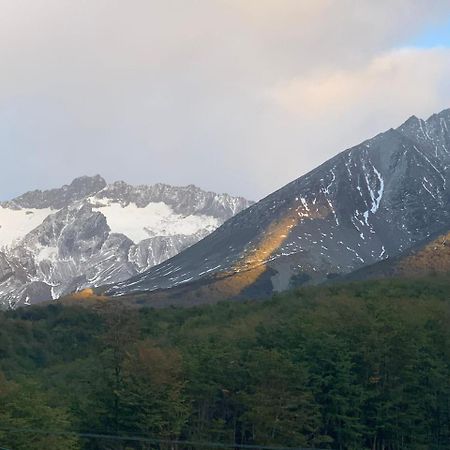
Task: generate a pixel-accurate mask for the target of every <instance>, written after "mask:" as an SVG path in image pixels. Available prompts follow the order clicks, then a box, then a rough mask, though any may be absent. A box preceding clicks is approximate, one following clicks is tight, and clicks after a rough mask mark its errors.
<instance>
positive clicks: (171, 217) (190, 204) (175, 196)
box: [0, 176, 251, 307]
mask: <svg viewBox="0 0 450 450" xmlns="http://www.w3.org/2000/svg"><path fill="white" fill-rule="evenodd" d="M250 204H251V203H250V202H248V201H247V200H245V199H243V198H235V197H231V196H229V195H227V194H222V195H218V194H214V193H211V192H205V191H202V190H201V189H199V188H197V187H195V186H187V187H180V188H177V187H172V186H168V185H161V184H158V185H155V186H137V187H134V186H130V185H128V184H126V183H124V182H116V183H113V184H111V185H107V184H106V182H105V181H104V180H103V178H101V177H100V176H95V177H81V178H77V179H76V180H74V181H73V182H72V183H71V184H70V185H68V186H63V187H62V188H60V189H52V190H49V191H34V192H30V193H26V194H24V195H22V196H20V197H18V198H16V199H14V200H11V201H9V202H3V203H2V204H0V207H1V208H2V211H3V212H5V211H6V212H8V211H9V212H12V213H14V212H17V213H24V214H23V216H24V217H25V218H26V216H27V214H34V212H35V211H36V210H39V211H40V210H42V211H44V209H48V211H49V215H48V216H47V217H46V218H45V219H44V220H43V221H42V223H40V224H38V225H37V226H36V227H35V228H33V229H32V230H31V231H29V232H28V233H26V235H25V236H22V237H21V239H20V240H19V241H18V242H12V243H11V245H7V246H6V248H4V249H3V251H2V252H0V306H1V305H3V306H8V307H15V306H18V305H20V304H31V303H36V302H39V301H43V300H49V299H51V298H58V297H60V296H61V295H64V294H67V293H70V292H73V291H76V290H79V289H82V288H85V287H95V286H99V285H102V284H109V283H116V282H118V281H122V280H125V279H127V278H130V277H132V276H134V275H136V274H138V273H140V272H142V271H144V270H147V269H148V268H150V267H152V266H153V265H155V264H159V263H161V262H162V261H164V260H166V259H167V258H170V257H172V256H174V255H175V254H176V253H178V252H179V251H181V250H183V249H185V248H187V247H188V246H189V245H192V244H194V243H195V242H197V241H198V240H200V239H201V238H203V237H205V236H206V235H207V234H208V233H209V232H211V231H212V228H215V227H216V226H218V225H219V224H221V223H222V222H224V221H225V220H226V219H228V218H229V217H231V216H232V215H233V214H234V213H235V212H238V211H240V210H242V209H243V208H246V207H247V206H249V205H250ZM147 207H148V208H147ZM49 208H50V209H49ZM161 208H162V209H161ZM136 211H138V216H136V214H137V213H136ZM139 211H140V212H139ZM155 214H156V215H158V214H159V215H161V214H162V216H161V217H159V216H158V217H157V219H158V220H159V219H160V222H161V223H160V222H158V220H157V221H156V222H155V217H153V216H154V215H155ZM1 217H5V218H4V219H3V220H5V221H8V217H9V216H8V214H6V215H5V214H4V215H3V216H0V218H1ZM11 217H13V216H12V215H11ZM136 217H138V218H139V219H140V220H143V221H144V222H143V223H141V224H139V223H136ZM22 220H26V219H22ZM108 220H111V221H112V223H113V224H114V226H115V227H119V228H120V227H122V228H123V229H124V230H125V231H127V230H131V231H136V230H135V229H137V230H138V231H139V229H140V232H139V233H138V234H137V235H145V234H147V235H148V238H144V239H139V240H136V239H135V240H134V241H133V240H132V239H130V238H129V237H128V236H127V235H126V234H125V232H117V230H115V229H113V228H112V227H111V226H110V225H109V223H108ZM146 220H147V221H148V223H147V222H145V221H146ZM183 220H190V222H189V224H190V227H187V228H186V227H185V226H183ZM118 224H119V225H118ZM155 224H156V225H155ZM180 224H181V225H180ZM192 224H193V225H192ZM0 225H2V226H4V227H7V226H8V225H9V226H11V225H10V224H8V223H3V224H2V223H0ZM152 227H153V228H152ZM177 230H180V231H182V233H178V234H177ZM135 234H136V233H135Z"/></svg>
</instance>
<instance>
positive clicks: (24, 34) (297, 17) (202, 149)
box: [0, 0, 450, 199]
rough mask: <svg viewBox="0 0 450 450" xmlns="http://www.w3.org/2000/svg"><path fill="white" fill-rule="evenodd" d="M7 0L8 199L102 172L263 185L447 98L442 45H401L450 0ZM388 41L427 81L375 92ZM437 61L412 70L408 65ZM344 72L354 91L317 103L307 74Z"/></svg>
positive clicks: (0, 192)
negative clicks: (410, 51) (407, 50)
mask: <svg viewBox="0 0 450 450" xmlns="http://www.w3.org/2000/svg"><path fill="white" fill-rule="evenodd" d="M0 7H1V10H2V14H1V16H0V60H1V61H2V71H1V73H0V148H1V155H2V159H1V161H2V167H3V170H2V177H1V179H0V198H7V197H10V196H12V195H14V194H16V193H20V192H22V191H24V190H26V189H31V188H34V187H47V186H53V185H59V184H62V183H65V182H67V181H69V179H70V178H73V177H75V176H78V175H80V174H85V173H88V174H89V173H91V174H92V173H101V174H102V175H103V176H105V177H106V178H107V179H109V180H114V179H126V180H127V181H130V182H135V183H152V182H157V181H164V182H168V183H173V184H189V183H195V184H198V185H200V186H201V187H204V188H208V189H211V190H215V191H227V192H230V193H232V194H242V195H246V196H247V197H249V198H254V199H257V198H259V197H261V196H262V195H264V194H267V193H269V192H270V191H271V190H273V189H275V188H277V187H279V186H280V185H282V184H284V183H286V182H288V181H290V179H292V178H295V177H297V176H299V175H301V174H302V173H304V172H305V171H307V170H308V169H310V168H312V167H313V166H314V165H315V164H317V163H319V162H320V161H322V160H324V159H326V158H328V157H330V156H332V155H333V154H335V153H336V152H338V151H339V150H342V149H343V148H342V146H346V145H350V144H352V143H356V142H357V140H358V139H360V138H365V137H369V136H368V135H370V134H371V133H372V134H374V133H376V132H377V131H381V129H379V127H385V126H393V125H396V124H397V122H398V121H399V120H400V118H403V116H404V115H408V114H412V113H415V114H417V115H426V114H427V113H428V112H430V109H431V108H437V109H439V108H440V107H442V108H443V107H448V106H449V105H448V103H449V100H450V97H449V95H450V94H449V89H448V88H447V87H444V88H442V78H443V77H445V76H448V75H447V74H448V66H447V65H446V64H441V63H440V61H441V60H445V59H446V58H448V54H447V53H445V52H444V53H442V54H436V53H435V52H434V53H433V52H430V51H427V50H424V51H422V52H417V53H416V54H414V55H413V56H412V57H411V58H412V60H413V61H412V62H411V61H410V62H408V63H405V62H404V61H403V60H402V59H401V58H400V57H399V54H398V53H395V52H394V53H392V48H397V47H400V46H402V45H405V43H406V42H407V41H408V39H409V38H410V37H411V36H413V35H414V34H415V33H417V32H418V30H420V29H421V27H424V26H427V25H430V24H432V23H434V22H435V21H438V20H439V19H440V18H441V17H442V16H443V15H444V14H446V13H450V6H449V4H448V2H447V1H439V0H436V1H434V2H433V8H430V4H429V2H428V1H425V0H420V1H419V0H389V1H387V0H382V1H379V2H372V1H357V0H342V1H339V2H336V1H331V0H317V1H298V0H283V1H280V0H258V1H252V0H247V1H242V0H215V1H211V0H198V1H194V0H167V1H139V0H130V1H115V0H109V1H106V0H90V1H78V2H73V1H69V0H28V1H27V0H0ZM387 55H388V56H389V57H390V58H391V60H392V63H393V64H394V65H396V67H399V69H398V70H399V72H400V73H401V77H403V78H404V79H405V81H404V83H405V86H406V87H407V89H410V90H419V89H421V90H423V95H421V96H415V97H414V101H406V100H407V98H406V96H403V97H402V96H401V95H397V96H396V97H395V98H396V100H397V103H396V104H392V105H386V99H383V98H382V97H381V98H380V96H379V95H378V96H374V95H373V92H377V93H379V92H380V90H381V89H383V86H385V85H386V80H385V78H383V77H378V78H377V77H376V76H372V75H371V69H370V68H371V67H372V66H373V64H374V61H376V60H377V58H378V59H379V58H387V57H388V56H387ZM428 61H429V62H430V64H429V66H430V69H429V70H422V71H421V72H420V73H421V78H420V79H419V78H418V77H412V81H411V79H410V77H409V73H408V70H407V69H408V67H410V68H411V70H414V69H415V68H419V67H422V66H423V64H426V63H427V62H428ZM336 74H340V75H339V76H341V77H342V81H341V83H342V84H341V87H342V86H349V83H350V86H351V83H353V82H355V83H356V84H357V86H358V89H359V94H358V96H357V99H356V100H354V101H353V100H352V101H350V100H348V99H351V98H353V96H351V95H348V96H346V97H345V101H342V98H341V97H338V98H339V101H340V102H341V103H342V105H341V106H342V107H339V105H335V104H332V103H331V104H328V105H325V106H324V108H323V110H322V111H321V112H320V114H319V115H317V114H316V115H314V114H310V111H309V110H310V106H308V104H307V102H306V101H305V98H306V99H309V101H313V102H314V95H309V96H308V95H306V97H305V92H302V89H305V86H306V89H311V86H313V87H314V86H316V85H320V83H321V82H323V80H330V79H332V78H333V76H336ZM353 74H354V75H353ZM371 77H372V78H371ZM366 85H367V86H368V89H369V87H370V92H365V89H364V86H366ZM395 85H396V86H397V87H398V88H399V89H400V88H401V86H402V79H401V78H399V79H398V80H397V81H396V84H395ZM350 90H351V89H350ZM283 99H284V100H283ZM291 99H292V100H291ZM430 99H431V100H430ZM317 101H318V102H319V99H317ZM292 102H293V103H294V105H293V106H292V105H290V106H289V105H288V104H289V103H292ZM296 102H297V103H298V105H297V104H295V103H296ZM344 106H345V111H344V113H343V107H344ZM410 109H414V110H413V111H410ZM386 111H389V113H388V114H386ZM387 119H392V120H396V121H397V122H396V123H389V124H388V123H387ZM324 130H326V131H325V132H324Z"/></svg>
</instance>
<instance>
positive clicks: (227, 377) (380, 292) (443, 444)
mask: <svg viewBox="0 0 450 450" xmlns="http://www.w3.org/2000/svg"><path fill="white" fill-rule="evenodd" d="M71 432H77V433H92V434H106V435H121V436H141V437H148V438H149V439H150V438H156V439H161V440H163V441H170V440H173V441H190V442H215V443H223V444H241V445H265V446H274V447H277V446H278V447H295V448H299V447H310V448H324V449H355V450H356V449H357V450H363V449H373V450H400V449H436V450H437V449H450V280H449V279H448V278H444V277H434V278H429V279H417V280H403V281H401V280H384V281H378V282H364V283H354V284H346V285H337V286H326V287H317V288H313V287H311V288H302V289H299V290H296V291H292V292H289V293H287V294H283V295H279V296H276V297H274V298H273V299H271V300H268V301H264V302H247V303H221V304H218V305H212V306H204V307H198V308H191V309H173V308H172V309H165V310H151V309H142V310H136V309H135V310H130V309H125V308H123V307H122V306H120V305H119V304H114V303H105V304H99V305H98V306H95V307H90V308H87V307H83V306H62V305H60V304H52V305H49V306H45V307H28V308H23V309H19V310H17V311H8V312H4V313H1V314H0V447H3V448H8V449H14V450H22V449H23V450H34V449H53V450H60V449H61V450H62V449H64V450H66V449H69V450H75V449H89V450H94V449H95V450H100V449H102V450H103V449H153V448H161V449H165V448H167V449H188V448H200V447H199V446H196V445H194V444H186V443H184V444H183V443H182V444H173V443H172V444H171V443H164V442H160V443H152V442H151V441H150V440H149V441H148V442H142V441H138V440H132V439H130V440H129V441H116V440H113V439H107V438H104V437H89V436H80V435H77V434H71ZM65 433H68V434H65ZM204 448H208V446H206V447H204ZM211 448H213V447H212V445H211ZM227 448H233V445H230V447H227Z"/></svg>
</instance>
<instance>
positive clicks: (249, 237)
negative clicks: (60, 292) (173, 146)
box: [106, 109, 450, 298]
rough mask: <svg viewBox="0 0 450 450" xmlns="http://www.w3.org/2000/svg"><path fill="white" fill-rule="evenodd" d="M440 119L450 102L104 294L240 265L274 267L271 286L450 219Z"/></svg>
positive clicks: (166, 285)
mask: <svg viewBox="0 0 450 450" xmlns="http://www.w3.org/2000/svg"><path fill="white" fill-rule="evenodd" d="M449 128H450V109H446V110H443V111H441V112H440V113H438V114H433V115H432V116H430V118H429V119H427V120H426V121H424V120H422V119H418V118H415V117H414V116H411V117H410V118H409V119H407V120H406V121H405V122H404V123H403V124H402V125H400V126H399V127H397V128H395V129H394V128H391V129H389V130H387V131H385V132H383V133H379V134H378V135H376V136H375V137H373V138H371V139H368V140H365V141H363V142H362V143H361V144H359V145H356V146H354V147H352V148H350V149H347V150H344V151H343V152H340V153H339V154H337V155H336V156H334V157H333V158H331V159H330V160H328V161H326V162H324V163H323V164H321V165H320V166H318V167H316V168H315V169H313V170H311V171H310V172H308V173H307V174H305V175H303V176H302V177H300V178H298V179H296V180H294V181H292V182H290V183H289V184H287V185H286V186H284V187H282V188H280V189H278V190H277V191H275V192H273V193H272V194H270V195H269V196H267V197H265V198H264V199H262V200H260V201H259V202H257V203H256V204H254V205H252V206H251V207H250V208H248V209H247V210H245V211H244V212H241V213H240V214H238V215H236V216H235V217H233V218H232V219H230V220H229V221H227V222H226V223H225V224H224V225H222V226H221V227H219V228H218V229H217V230H216V231H215V232H214V233H212V234H211V235H209V236H208V237H206V238H205V239H204V240H202V241H200V242H199V243H197V244H196V245H194V246H192V247H190V248H189V249H187V250H185V251H184V252H181V253H180V254H179V255H177V256H175V257H174V258H171V259H170V260H168V261H166V262H165V263H162V264H161V265H159V266H155V267H154V268H152V269H150V270H148V271H145V272H143V273H142V274H140V275H137V276H135V277H132V278H131V279H130V280H127V281H125V282H122V283H118V284H116V285H114V286H112V287H109V288H108V289H107V290H106V294H107V295H112V296H121V295H127V296H130V295H134V294H136V293H140V292H151V291H158V292H162V291H163V290H164V289H175V290H176V289H177V287H178V286H180V285H181V284H185V283H194V282H196V283H197V284H198V283H199V282H200V281H199V280H204V282H205V283H213V281H212V280H213V274H214V276H215V277H219V278H220V277H221V276H227V277H228V276H229V275H235V276H236V278H239V277H241V275H239V273H240V272H243V271H244V270H247V271H249V270H252V271H256V272H259V275H258V276H257V277H256V279H257V278H258V277H259V276H262V278H263V279H264V280H266V281H267V274H266V275H265V276H263V275H264V273H266V272H267V271H274V272H275V274H274V275H271V276H270V280H271V284H272V291H274V292H275V291H277V290H283V289H286V288H288V287H289V286H290V284H291V282H292V279H293V278H297V279H302V278H303V279H307V280H308V282H319V281H323V280H325V279H326V278H327V277H330V276H331V277H332V276H334V275H339V274H345V273H349V272H351V271H353V270H356V269H358V268H359V267H361V266H363V265H368V264H372V263H374V262H377V261H379V260H381V259H384V258H387V257H388V256H393V255H396V254H398V253H400V252H401V251H402V250H405V249H406V248H409V247H411V246H413V245H414V244H415V243H417V242H420V241H421V240H423V239H426V238H427V237H428V236H429V235H430V234H432V233H433V232H435V231H438V230H439V229H441V228H442V227H445V226H446V225H447V224H448V223H449V220H450V214H449V208H448V206H449V204H450V196H449V190H448V185H449V183H448V181H449V178H450V173H449V166H450V156H449V153H450V137H449V132H448V130H449ZM277 239H278V240H277ZM275 241H276V242H275ZM272 244H274V245H273V246H272ZM223 249H226V251H224V250H223ZM261 266H263V267H264V269H263V270H261V269H260V267H261ZM256 279H255V281H256ZM266 281H265V282H266ZM219 284H220V283H219ZM238 284H239V283H238ZM252 284H253V283H249V284H248V285H247V286H246V287H245V288H243V290H245V289H247V288H249V287H250V286H251V285H252ZM183 290H186V289H183ZM255 291H257V289H256V290H255ZM231 296H232V295H231ZM169 297H170V295H169ZM225 297H226V295H224V296H223V298H225Z"/></svg>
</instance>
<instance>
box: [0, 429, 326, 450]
mask: <svg viewBox="0 0 450 450" xmlns="http://www.w3.org/2000/svg"><path fill="white" fill-rule="evenodd" d="M0 431H6V432H10V433H33V434H45V435H50V436H77V437H79V438H84V439H105V440H114V441H133V442H146V443H148V444H176V445H187V446H192V447H209V448H224V449H227V448H233V449H236V448H239V449H247V450H321V449H318V448H315V449H312V448H305V447H270V446H265V445H252V444H223V443H220V442H195V441H180V440H169V439H157V438H150V437H145V436H120V435H115V434H99V433H90V432H86V433H79V432H76V431H46V430H38V429H33V428H7V427H6V428H5V427H0ZM0 450H9V449H6V448H2V447H0ZM322 450H324V449H322Z"/></svg>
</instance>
